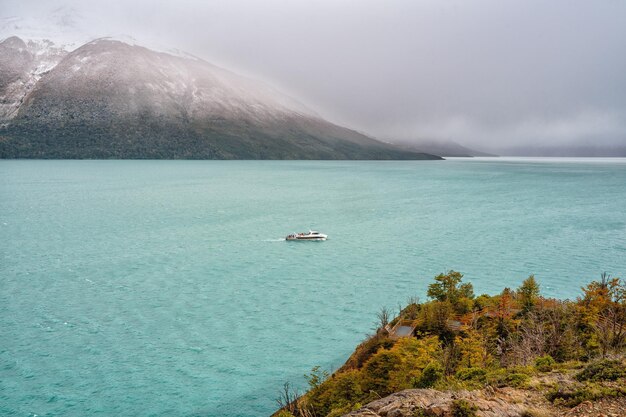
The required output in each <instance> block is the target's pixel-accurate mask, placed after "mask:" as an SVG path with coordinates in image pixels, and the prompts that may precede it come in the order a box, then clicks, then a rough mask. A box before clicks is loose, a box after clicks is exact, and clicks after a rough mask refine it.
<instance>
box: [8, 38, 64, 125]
mask: <svg viewBox="0 0 626 417" xmlns="http://www.w3.org/2000/svg"><path fill="white" fill-rule="evenodd" d="M66 54H67V51H65V50H64V49H63V48H59V47H56V46H54V44H53V43H52V42H50V41H32V40H30V41H28V42H24V41H23V40H22V39H20V38H18V37H15V36H13V37H10V38H7V39H5V40H4V41H2V42H0V123H3V122H6V121H8V120H10V119H12V118H13V117H15V116H16V115H17V111H18V109H19V108H20V106H21V104H22V102H23V101H24V99H25V97H26V96H27V95H28V94H29V93H30V92H31V91H32V90H33V89H34V87H35V85H36V84H37V82H38V81H39V79H40V78H41V77H42V75H43V74H45V73H46V72H48V71H50V70H51V69H52V68H54V67H55V66H56V65H57V64H58V63H59V62H60V61H61V59H63V57H64V56H65V55H66Z"/></svg>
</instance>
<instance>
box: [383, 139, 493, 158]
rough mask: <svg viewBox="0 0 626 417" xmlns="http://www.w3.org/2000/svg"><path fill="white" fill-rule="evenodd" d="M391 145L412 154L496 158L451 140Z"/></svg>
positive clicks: (397, 142)
mask: <svg viewBox="0 0 626 417" xmlns="http://www.w3.org/2000/svg"><path fill="white" fill-rule="evenodd" d="M393 143H394V144H396V145H398V146H402V147H404V148H406V149H408V150H411V151H414V152H426V153H430V154H435V155H441V156H443V157H446V156H449V157H472V156H496V155H494V154H490V153H487V152H482V151H478V150H475V149H470V148H467V147H465V146H463V145H460V144H458V143H456V142H454V141H451V140H448V141H435V140H420V141H417V142H414V143H413V142H407V141H394V142H393Z"/></svg>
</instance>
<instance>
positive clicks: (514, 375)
mask: <svg viewBox="0 0 626 417" xmlns="http://www.w3.org/2000/svg"><path fill="white" fill-rule="evenodd" d="M529 378H530V377H529V376H528V375H527V374H523V373H521V372H511V370H510V369H506V368H502V369H498V370H496V371H493V372H489V373H488V374H487V375H486V378H485V379H486V381H487V383H488V384H489V385H491V386H493V387H497V388H502V387H514V388H520V387H523V386H524V385H525V384H526V382H527V381H528V379H529Z"/></svg>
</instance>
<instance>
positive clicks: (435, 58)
mask: <svg viewBox="0 0 626 417" xmlns="http://www.w3.org/2000/svg"><path fill="white" fill-rule="evenodd" d="M0 17H1V18H2V21H1V22H0V36H1V37H6V36H8V35H10V34H18V35H22V36H25V37H28V36H37V37H47V38H50V39H52V40H54V41H57V42H69V41H84V40H88V39H90V38H95V37H101V36H116V37H120V36H129V37H132V38H134V39H136V42H137V43H139V44H145V45H148V46H158V47H159V48H161V49H163V48H177V49H180V50H184V51H187V52H190V53H192V54H194V55H197V56H199V57H201V58H204V59H206V60H208V61H210V62H213V63H215V64H218V65H221V66H224V67H226V68H229V69H231V70H233V71H235V72H239V73H242V74H244V75H248V76H252V77H255V78H258V79H261V80H264V81H266V82H268V83H270V84H272V85H274V86H275V87H277V88H278V89H280V90H283V91H284V92H286V93H288V94H290V95H292V96H294V97H295V98H297V99H299V100H300V101H302V102H303V103H305V104H307V105H308V106H309V107H311V108H312V109H314V110H315V111H316V112H318V113H319V114H321V115H323V116H324V117H326V118H328V119H329V120H332V121H334V122H337V123H340V124H344V125H346V126H349V127H352V128H355V129H357V130H360V131H363V132H366V133H369V134H372V135H374V136H376V137H378V138H379V139H383V140H398V139H405V140H416V141H417V140H419V139H434V140H454V141H457V142H459V143H462V144H464V145H468V146H475V147H478V148H481V149H486V150H495V151H497V150H498V149H502V148H506V147H508V146H516V145H542V144H549V145H564V144H579V143H589V144H598V143H600V144H618V145H626V1H624V0H606V1H605V0H537V1H535V0H519V1H507V0H472V1H468V0H459V1H456V0H432V1H430V0H428V1H427V0H423V1H419V0H407V1H399V0H395V1H394V0H379V1H372V0H316V1H306V2H305V1H297V0H282V1H279V0H263V1H252V0H249V1H243V0H229V1H210V0H186V1H185V0H178V1H157V0H134V1H133V0H125V1H122V0H106V1H99V2H98V1H93V2H92V1H86V0H83V1H57V0H44V1H32V0H0Z"/></svg>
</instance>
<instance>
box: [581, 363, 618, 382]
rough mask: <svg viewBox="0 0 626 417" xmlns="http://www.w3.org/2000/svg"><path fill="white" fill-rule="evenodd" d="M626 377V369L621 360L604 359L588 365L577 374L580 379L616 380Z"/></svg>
mask: <svg viewBox="0 0 626 417" xmlns="http://www.w3.org/2000/svg"><path fill="white" fill-rule="evenodd" d="M625 377H626V369H625V367H624V365H622V363H621V362H620V361H613V360H603V361H600V362H596V363H592V364H590V365H587V366H586V367H585V369H583V370H582V371H581V372H579V373H578V374H577V375H576V379H577V380H579V381H615V380H617V379H619V378H625Z"/></svg>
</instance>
